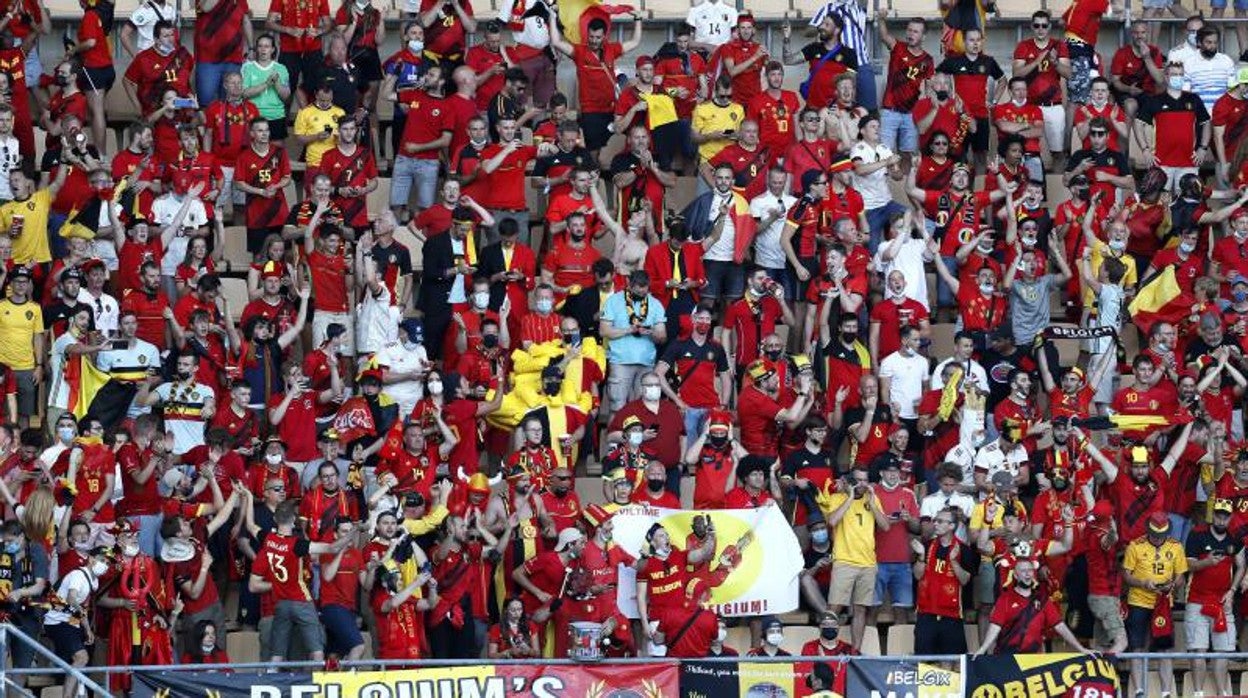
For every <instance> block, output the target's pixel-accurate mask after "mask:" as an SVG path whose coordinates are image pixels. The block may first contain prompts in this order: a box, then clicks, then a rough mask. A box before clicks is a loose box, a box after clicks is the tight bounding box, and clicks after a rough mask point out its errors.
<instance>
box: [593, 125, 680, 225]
mask: <svg viewBox="0 0 1248 698" xmlns="http://www.w3.org/2000/svg"><path fill="white" fill-rule="evenodd" d="M654 145H658V146H660V147H661V146H662V144H660V143H652V139H651V136H650V132H649V131H648V130H647V129H646V127H645V126H633V127H632V128H630V129H629V130H628V149H627V150H625V151H624V152H621V153H619V154H618V155H616V156H615V157H614V158H612V159H611V166H610V168H609V172H610V174H611V183H612V185H614V187H615V190H616V192H617V196H618V197H619V198H618V199H617V200H616V216H617V219H616V222H618V223H619V224H620V225H621V226H625V225H628V224H629V221H630V219H631V217H632V216H633V214H635V213H637V212H638V211H647V210H648V211H650V213H651V216H652V217H653V220H654V228H655V230H659V231H662V230H663V229H664V227H665V225H666V222H665V221H664V217H663V200H664V197H665V196H666V193H667V190H669V189H671V188H673V187H675V186H676V174H675V173H674V172H672V171H671V169H670V167H671V163H667V165H666V166H665V165H664V163H663V160H664V156H661V155H660V156H656V155H655V154H654V151H653V150H652V149H651V148H652V146H654Z"/></svg>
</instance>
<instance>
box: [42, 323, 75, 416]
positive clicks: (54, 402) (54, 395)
mask: <svg viewBox="0 0 1248 698" xmlns="http://www.w3.org/2000/svg"><path fill="white" fill-rule="evenodd" d="M77 343H78V339H77V338H76V337H74V335H73V334H72V333H70V332H66V333H65V334H63V335H61V336H60V337H57V338H56V341H55V342H52V351H51V352H50V353H51V356H50V358H49V361H50V363H51V366H50V370H51V374H50V375H51V376H52V385H51V386H49V387H48V405H49V406H50V407H58V408H60V409H62V410H64V409H68V408H69V384H68V383H66V382H65V349H66V348H68V347H69V345H71V344H77Z"/></svg>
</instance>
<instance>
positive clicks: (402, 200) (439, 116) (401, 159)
mask: <svg viewBox="0 0 1248 698" xmlns="http://www.w3.org/2000/svg"><path fill="white" fill-rule="evenodd" d="M442 84H443V75H442V69H441V67H439V66H436V65H435V66H430V67H429V71H428V72H427V73H425V77H424V79H423V80H422V81H421V89H420V90H414V91H412V92H411V93H410V101H409V102H407V103H406V104H404V105H403V106H405V107H406V108H407V113H408V118H407V120H406V121H405V122H404V126H403V137H402V141H401V144H402V152H401V153H397V154H396V157H395V161H394V179H393V182H392V184H393V186H392V188H391V190H390V208H391V209H393V210H394V211H395V215H396V216H397V217H399V218H401V219H402V218H405V217H406V214H407V210H408V209H407V206H408V203H409V202H410V200H411V195H412V189H413V188H415V190H416V209H417V210H424V209H427V208H429V207H430V206H432V205H433V199H434V192H435V191H436V188H437V185H438V165H439V158H440V156H441V153H442V151H443V149H445V148H446V147H447V146H448V145H450V143H451V135H452V134H451V130H452V126H453V124H452V122H451V120H452V115H451V113H450V110H449V109H447V106H446V104H445V100H444V99H443V98H442Z"/></svg>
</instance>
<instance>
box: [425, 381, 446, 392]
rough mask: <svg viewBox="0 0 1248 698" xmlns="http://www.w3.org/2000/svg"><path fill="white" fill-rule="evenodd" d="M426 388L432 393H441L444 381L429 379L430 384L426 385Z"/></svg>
mask: <svg viewBox="0 0 1248 698" xmlns="http://www.w3.org/2000/svg"><path fill="white" fill-rule="evenodd" d="M425 389H426V390H428V391H429V394H430V395H441V394H442V381H429V384H428V385H426V386H425Z"/></svg>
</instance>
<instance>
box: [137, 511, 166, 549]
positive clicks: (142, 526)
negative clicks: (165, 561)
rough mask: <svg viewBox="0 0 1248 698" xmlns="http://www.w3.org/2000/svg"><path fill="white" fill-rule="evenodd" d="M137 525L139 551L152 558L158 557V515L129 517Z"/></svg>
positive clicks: (160, 518)
mask: <svg viewBox="0 0 1248 698" xmlns="http://www.w3.org/2000/svg"><path fill="white" fill-rule="evenodd" d="M131 518H133V519H134V520H135V523H137V524H138V525H139V551H140V552H142V553H144V554H145V555H151V556H152V557H154V558H158V557H160V522H161V520H162V519H163V518H164V517H163V516H161V515H160V514H147V515H145V516H134V517H131Z"/></svg>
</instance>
